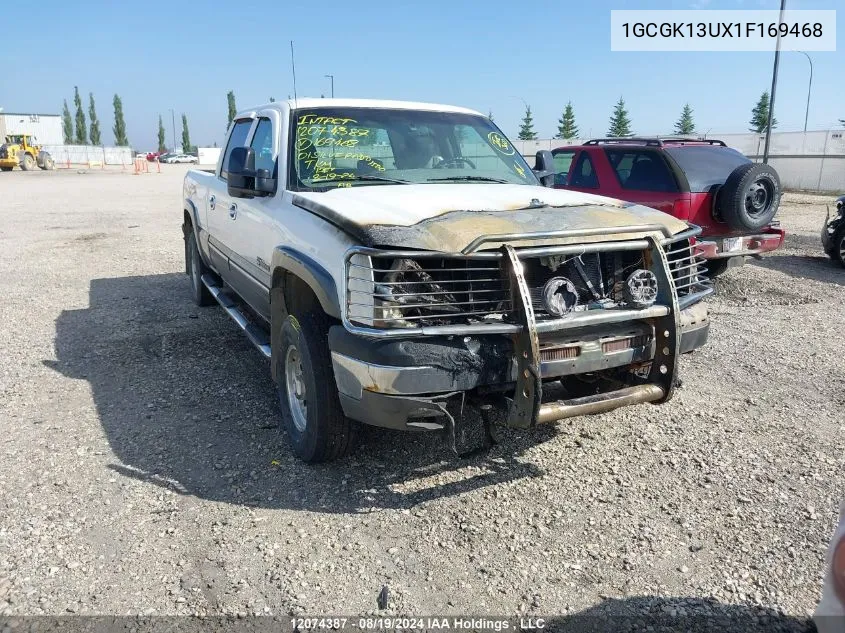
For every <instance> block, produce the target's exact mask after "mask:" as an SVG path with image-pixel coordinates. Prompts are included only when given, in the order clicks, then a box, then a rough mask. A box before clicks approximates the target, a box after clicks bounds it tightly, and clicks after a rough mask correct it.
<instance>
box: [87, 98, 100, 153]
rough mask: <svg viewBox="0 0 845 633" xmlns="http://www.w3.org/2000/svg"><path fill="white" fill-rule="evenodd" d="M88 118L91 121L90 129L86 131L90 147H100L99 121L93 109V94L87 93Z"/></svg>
mask: <svg viewBox="0 0 845 633" xmlns="http://www.w3.org/2000/svg"><path fill="white" fill-rule="evenodd" d="M88 118H89V119H91V127H90V129H89V131H88V134H89V136H90V137H91V145H100V119H98V118H97V110H96V109H95V108H94V93H93V92H89V93H88Z"/></svg>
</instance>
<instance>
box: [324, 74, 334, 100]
mask: <svg viewBox="0 0 845 633" xmlns="http://www.w3.org/2000/svg"><path fill="white" fill-rule="evenodd" d="M323 77H325V78H327V79H331V80H332V99H334V75H323Z"/></svg>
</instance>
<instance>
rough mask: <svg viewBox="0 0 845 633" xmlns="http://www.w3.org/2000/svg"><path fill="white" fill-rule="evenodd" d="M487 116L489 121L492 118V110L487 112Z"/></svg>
mask: <svg viewBox="0 0 845 633" xmlns="http://www.w3.org/2000/svg"><path fill="white" fill-rule="evenodd" d="M487 118H488V119H490V120H491V121H492V120H493V111H492V110H490V111H489V112H488V113H487Z"/></svg>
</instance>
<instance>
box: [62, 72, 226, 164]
mask: <svg viewBox="0 0 845 633" xmlns="http://www.w3.org/2000/svg"><path fill="white" fill-rule="evenodd" d="M230 94H231V93H230ZM73 105H74V108H75V110H76V112H75V115H74V116H73V117H71V114H70V108H68V105H67V99H64V103H63V108H62V136H63V137H64V142H65V145H102V136H101V134H100V119H99V118H98V117H97V108H96V105H95V103H94V93H92V92H89V93H88V117H87V119H86V116H85V110H84V109H83V107H82V97H81V96H80V95H79V87H78V86H74V87H73ZM233 105H234V95H232V102H231V105H230V107H231V106H233ZM112 107H113V108H114V125H113V126H112V132H113V133H114V144H115V145H116V146H118V147H126V146H128V145H129V139H128V138H127V136H126V120H125V119H124V116H123V101H122V100H121V98H120V95H117V94H115V95H114V99H113V100H112ZM232 116H233V117H234V115H232ZM173 149H175V148H173ZM158 151H159V152H160V153H163V152H165V151H167V146H166V142H165V131H164V122H163V121H162V118H161V115H160V114H159V115H158ZM182 151H185V152H190V151H196V146H195V145H192V144H191V134H190V132H189V130H188V115H186V114H185V113H184V112H183V113H182Z"/></svg>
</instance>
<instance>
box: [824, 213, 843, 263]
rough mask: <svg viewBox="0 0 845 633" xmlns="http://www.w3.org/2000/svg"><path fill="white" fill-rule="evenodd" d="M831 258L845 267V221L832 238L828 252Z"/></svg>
mask: <svg viewBox="0 0 845 633" xmlns="http://www.w3.org/2000/svg"><path fill="white" fill-rule="evenodd" d="M827 254H828V255H830V258H831V259H832V260H833V261H835V262H836V263H837V264H839V265H840V266H842V267H843V268H845V223H842V224H840V225H839V227H837V229H836V230H835V231H834V232H833V235H832V236H831V238H830V250H829V251H828V252H827Z"/></svg>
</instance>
